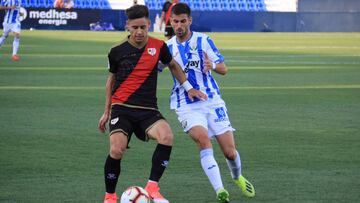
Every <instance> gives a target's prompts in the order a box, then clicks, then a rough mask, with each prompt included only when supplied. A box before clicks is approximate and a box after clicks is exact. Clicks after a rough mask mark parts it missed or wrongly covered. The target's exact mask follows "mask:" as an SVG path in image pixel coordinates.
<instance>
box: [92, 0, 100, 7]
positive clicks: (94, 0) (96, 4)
mask: <svg viewBox="0 0 360 203" xmlns="http://www.w3.org/2000/svg"><path fill="white" fill-rule="evenodd" d="M90 8H92V9H101V8H100V4H99V0H92V1H91V2H90Z"/></svg>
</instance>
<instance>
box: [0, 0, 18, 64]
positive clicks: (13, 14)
mask: <svg viewBox="0 0 360 203" xmlns="http://www.w3.org/2000/svg"><path fill="white" fill-rule="evenodd" d="M20 6H21V0H1V4H0V10H5V17H4V22H3V30H4V32H3V34H2V36H1V37H0V48H1V46H2V45H3V44H4V43H5V40H6V38H7V37H8V36H9V34H10V32H13V33H14V41H13V52H12V60H14V61H19V60H20V57H19V56H18V55H17V52H18V50H19V45H20V32H21V24H20V15H21V14H20Z"/></svg>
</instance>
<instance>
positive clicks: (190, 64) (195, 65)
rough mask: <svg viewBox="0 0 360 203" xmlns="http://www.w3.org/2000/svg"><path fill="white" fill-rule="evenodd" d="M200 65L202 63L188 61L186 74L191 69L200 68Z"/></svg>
mask: <svg viewBox="0 0 360 203" xmlns="http://www.w3.org/2000/svg"><path fill="white" fill-rule="evenodd" d="M199 64H200V61H199V60H197V61H188V62H187V63H186V65H185V69H184V72H185V73H187V72H189V69H191V68H193V69H195V68H199Z"/></svg>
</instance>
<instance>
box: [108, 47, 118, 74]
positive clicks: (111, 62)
mask: <svg viewBox="0 0 360 203" xmlns="http://www.w3.org/2000/svg"><path fill="white" fill-rule="evenodd" d="M108 70H109V72H111V73H116V72H117V67H116V64H115V61H114V55H113V52H112V50H111V51H110V52H109V54H108Z"/></svg>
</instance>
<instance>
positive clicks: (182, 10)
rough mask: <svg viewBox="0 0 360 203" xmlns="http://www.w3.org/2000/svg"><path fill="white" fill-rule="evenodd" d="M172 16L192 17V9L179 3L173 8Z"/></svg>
mask: <svg viewBox="0 0 360 203" xmlns="http://www.w3.org/2000/svg"><path fill="white" fill-rule="evenodd" d="M171 14H175V15H181V14H187V15H188V16H191V9H190V7H189V6H188V5H187V4H186V3H178V4H176V5H175V6H173V7H172V10H171Z"/></svg>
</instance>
